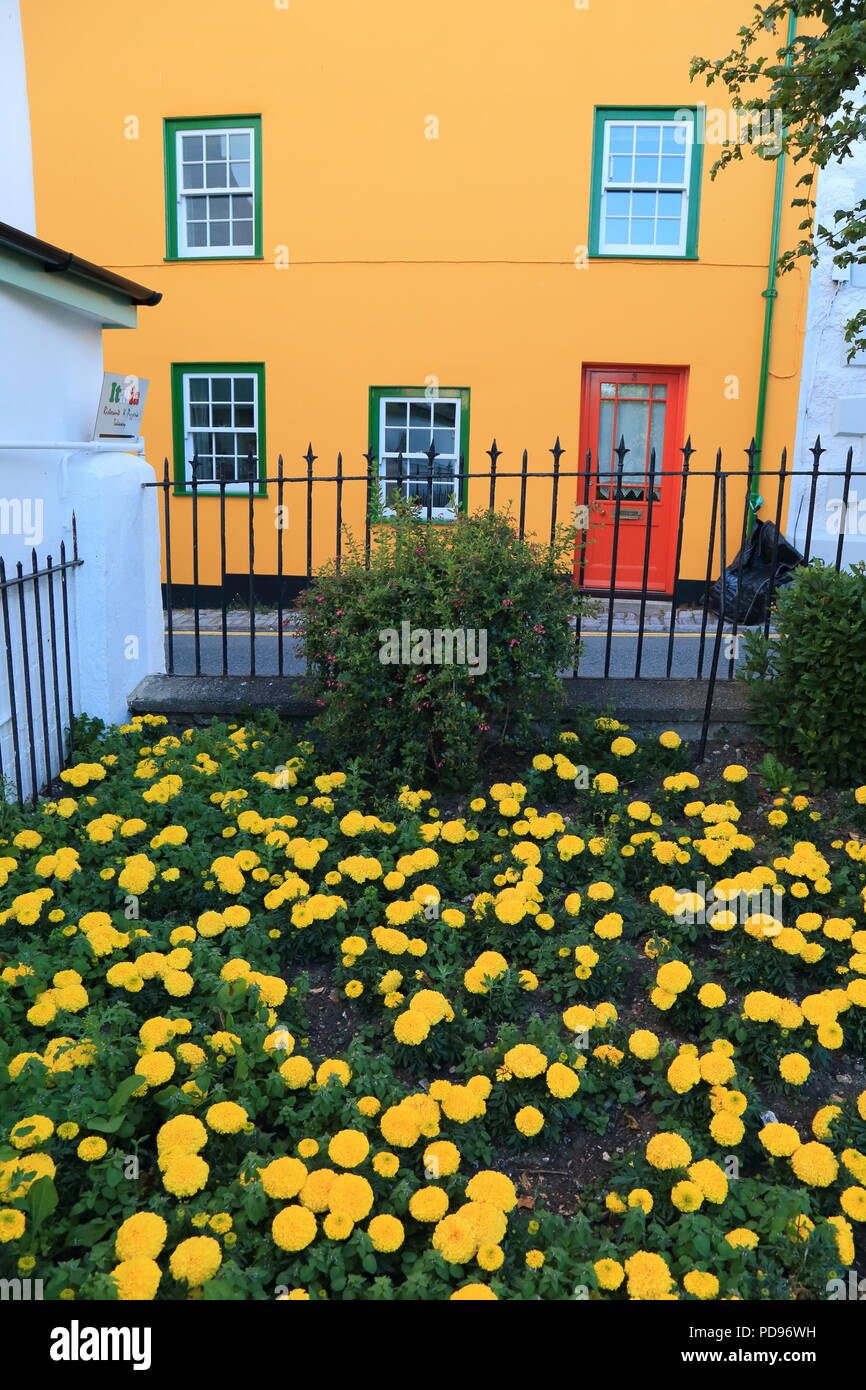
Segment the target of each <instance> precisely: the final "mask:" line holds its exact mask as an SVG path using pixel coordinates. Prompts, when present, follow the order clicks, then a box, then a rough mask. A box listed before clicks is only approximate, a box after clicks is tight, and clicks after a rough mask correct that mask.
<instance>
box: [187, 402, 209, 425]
mask: <svg viewBox="0 0 866 1390" xmlns="http://www.w3.org/2000/svg"><path fill="white" fill-rule="evenodd" d="M189 422H190V424H191V425H209V424H210V406H208V405H190V408H189Z"/></svg>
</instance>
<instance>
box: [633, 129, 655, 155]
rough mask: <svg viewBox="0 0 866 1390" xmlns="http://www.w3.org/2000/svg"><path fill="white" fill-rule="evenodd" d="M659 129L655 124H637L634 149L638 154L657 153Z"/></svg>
mask: <svg viewBox="0 0 866 1390" xmlns="http://www.w3.org/2000/svg"><path fill="white" fill-rule="evenodd" d="M660 140H661V130H660V129H659V127H658V126H657V125H655V126H652V125H650V126H647V125H639V126H638V127H637V130H636V133H635V149H636V150H637V152H638V154H657V153H658V149H659V142H660Z"/></svg>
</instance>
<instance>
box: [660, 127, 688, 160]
mask: <svg viewBox="0 0 866 1390" xmlns="http://www.w3.org/2000/svg"><path fill="white" fill-rule="evenodd" d="M691 128H692V123H691V121H677V122H676V124H675V125H666V126H665V127H664V129H663V130H662V154H681V153H682V150H683V146H684V145H685V143H686V141H687V140H688V138H689V132H690V131H691Z"/></svg>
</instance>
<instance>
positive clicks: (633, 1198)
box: [626, 1187, 653, 1215]
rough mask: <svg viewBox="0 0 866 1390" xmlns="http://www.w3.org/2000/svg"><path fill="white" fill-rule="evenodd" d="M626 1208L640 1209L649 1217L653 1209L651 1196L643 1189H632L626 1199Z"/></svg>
mask: <svg viewBox="0 0 866 1390" xmlns="http://www.w3.org/2000/svg"><path fill="white" fill-rule="evenodd" d="M626 1206H629V1207H640V1209H641V1211H643V1212H646V1213H647V1215H649V1213H650V1212H651V1211H652V1209H653V1195H652V1193H651V1192H649V1191H648V1190H647V1188H645V1187H633V1188H632V1190H631V1192H630V1193H629V1194H628V1197H627V1198H626Z"/></svg>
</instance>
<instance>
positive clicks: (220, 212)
mask: <svg viewBox="0 0 866 1390" xmlns="http://www.w3.org/2000/svg"><path fill="white" fill-rule="evenodd" d="M193 201H195V202H196V203H198V202H203V201H204V199H201V198H196V199H194V200H193ZM208 202H209V205H210V206H209V208H208V212H209V213H210V216H211V217H212V218H214V219H217V218H219V220H220V221H227V220H228V215H229V207H230V203H229V200H228V198H209V199H208Z"/></svg>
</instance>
